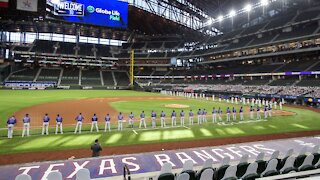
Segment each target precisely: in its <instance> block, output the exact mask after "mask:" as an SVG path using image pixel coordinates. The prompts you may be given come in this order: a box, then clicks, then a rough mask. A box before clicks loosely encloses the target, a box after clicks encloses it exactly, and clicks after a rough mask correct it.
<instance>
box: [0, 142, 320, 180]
mask: <svg viewBox="0 0 320 180" xmlns="http://www.w3.org/2000/svg"><path fill="white" fill-rule="evenodd" d="M319 144H320V139H319V137H304V138H293V139H282V140H273V141H260V142H251V143H242V144H233V145H225V146H215V147H198V148H191V149H181V150H170V151H165V150H163V151H159V152H150V153H141V154H128V155H114V156H104V157H99V158H86V159H79V160H65V161H55V162H41V163H30V164H24V165H10V166H2V167H0V177H6V179H15V177H16V176H17V175H18V174H21V173H25V174H29V175H30V176H31V177H32V179H46V178H45V177H47V175H48V174H49V173H50V172H51V171H57V170H58V171H59V172H61V173H62V176H63V177H66V178H65V179H75V178H76V172H77V171H78V170H79V169H81V168H87V169H89V171H90V176H91V178H92V179H123V173H124V165H125V164H126V166H127V168H128V169H129V170H130V173H131V179H150V178H154V177H156V176H157V175H158V174H159V171H160V170H161V167H162V165H163V164H166V163H169V164H171V165H172V168H173V173H180V172H181V170H182V167H183V164H184V163H185V162H186V161H188V160H189V161H192V162H193V164H194V168H193V169H194V170H200V169H201V167H202V166H203V164H204V162H205V161H206V160H207V159H212V160H213V167H218V166H220V164H221V162H222V160H223V159H224V158H225V157H229V158H230V164H231V165H232V164H237V163H239V160H240V159H241V157H243V156H246V155H248V157H249V158H248V160H249V162H253V161H255V160H256V158H257V155H258V154H259V153H260V152H264V153H265V157H264V160H269V159H270V157H271V156H275V155H276V153H274V152H275V151H277V150H278V151H279V152H280V155H279V157H284V156H285V154H286V153H287V151H288V150H289V149H293V155H298V154H299V153H301V151H303V153H306V152H307V154H310V153H311V152H313V151H314V149H315V147H316V145H319ZM272 154H273V155H272Z"/></svg>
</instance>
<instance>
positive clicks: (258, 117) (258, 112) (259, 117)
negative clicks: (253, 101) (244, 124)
mask: <svg viewBox="0 0 320 180" xmlns="http://www.w3.org/2000/svg"><path fill="white" fill-rule="evenodd" d="M260 119H261V116H260V106H257V120H260Z"/></svg>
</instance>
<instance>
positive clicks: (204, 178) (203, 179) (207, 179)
mask: <svg viewBox="0 0 320 180" xmlns="http://www.w3.org/2000/svg"><path fill="white" fill-rule="evenodd" d="M212 178H213V169H210V168H209V169H206V170H204V171H203V173H202V174H201V176H200V180H211V179H212Z"/></svg>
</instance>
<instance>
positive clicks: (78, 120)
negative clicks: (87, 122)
mask: <svg viewBox="0 0 320 180" xmlns="http://www.w3.org/2000/svg"><path fill="white" fill-rule="evenodd" d="M83 120H84V117H83V116H82V114H81V113H80V114H79V115H78V116H77V117H76V121H77V125H76V129H75V130H74V133H75V134H76V133H77V131H78V127H79V134H81V128H82V121H83Z"/></svg>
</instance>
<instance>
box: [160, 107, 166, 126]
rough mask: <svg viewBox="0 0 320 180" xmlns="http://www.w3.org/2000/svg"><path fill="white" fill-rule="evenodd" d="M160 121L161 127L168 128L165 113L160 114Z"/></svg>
mask: <svg viewBox="0 0 320 180" xmlns="http://www.w3.org/2000/svg"><path fill="white" fill-rule="evenodd" d="M160 121H161V127H166V114H165V113H164V112H163V111H161V113H160Z"/></svg>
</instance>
